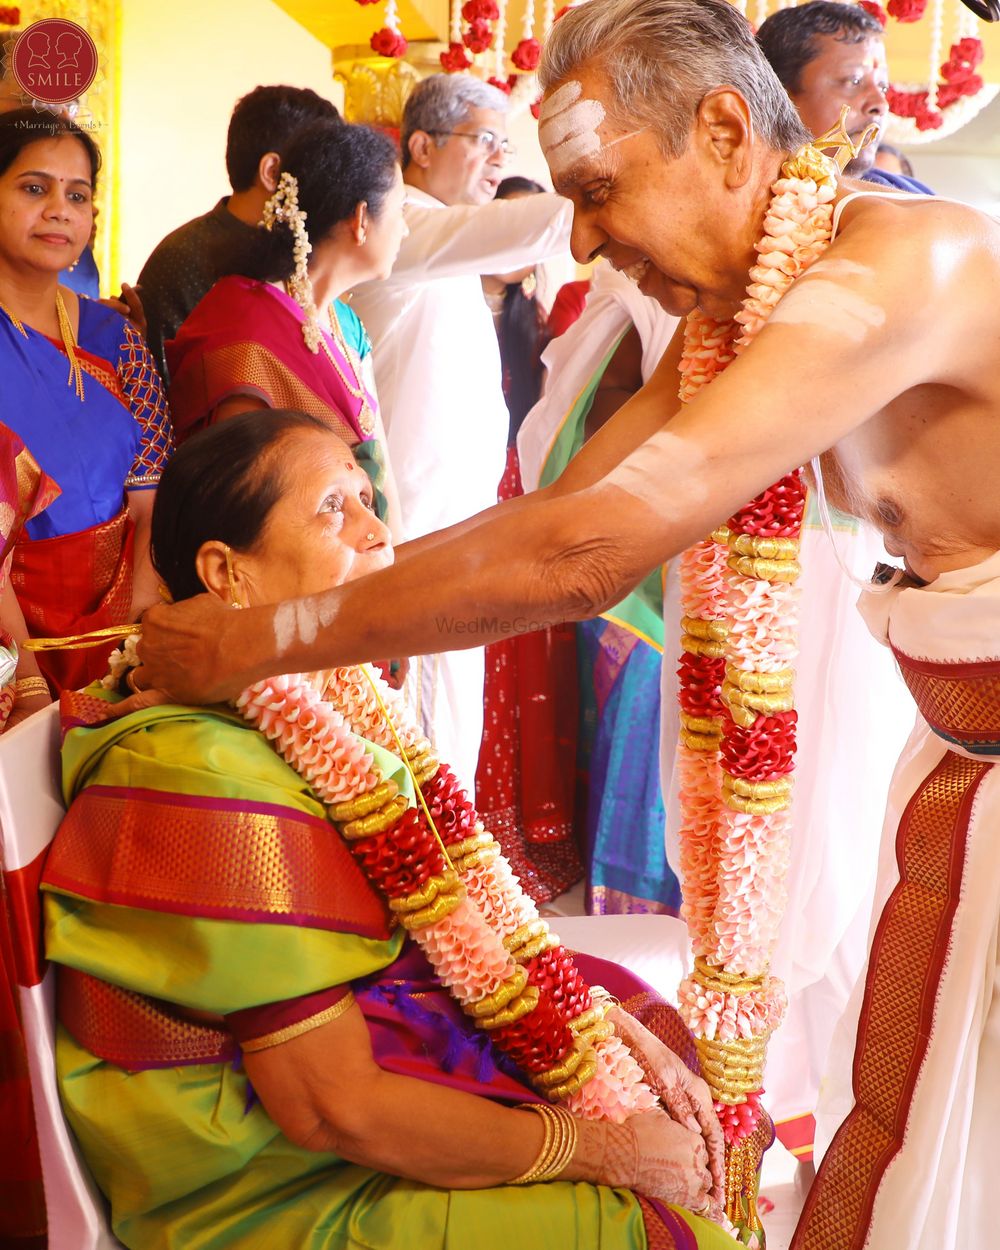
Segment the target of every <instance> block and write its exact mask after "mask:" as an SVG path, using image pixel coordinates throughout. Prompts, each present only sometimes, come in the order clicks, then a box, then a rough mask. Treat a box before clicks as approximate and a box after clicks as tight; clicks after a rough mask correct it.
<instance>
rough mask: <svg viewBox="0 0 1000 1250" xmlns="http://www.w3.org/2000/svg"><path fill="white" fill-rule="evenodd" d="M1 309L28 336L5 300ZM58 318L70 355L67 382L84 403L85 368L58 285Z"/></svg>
mask: <svg viewBox="0 0 1000 1250" xmlns="http://www.w3.org/2000/svg"><path fill="white" fill-rule="evenodd" d="M0 310H2V311H3V312H5V313H6V314H7V316H8V317H9V318H10V319H11V322H12V323H13V326H14V329H15V330H17V331H18V333H19V334H20V335H21V336H22V337H23V338H27V337H28V331H27V330H26V329H25V328H24V323H23V322H22V321H21V319H20V318H19V317H15V315H14V314H13V313H12V312H11V311H10V309H9V308H8V307H7V305H6V304H5V303H4V302H3V300H0ZM56 318H57V320H58V322H59V334H60V337H61V338H62V341H63V347H64V349H65V351H66V355H67V356H68V357H69V377H68V378H67V384H68V385H70V386H72V387H73V388H74V390H75V391H76V397H77V399H79V401H80V402H81V403H83V400H84V393H83V369H82V368H81V366H80V360H79V357H78V356H77V354H76V336H75V335H74V334H73V326H72V325H71V324H70V319H69V313H68V312H67V311H66V305H65V303H64V302H63V297H62V291H60V290H59V289H58V287H57V288H56Z"/></svg>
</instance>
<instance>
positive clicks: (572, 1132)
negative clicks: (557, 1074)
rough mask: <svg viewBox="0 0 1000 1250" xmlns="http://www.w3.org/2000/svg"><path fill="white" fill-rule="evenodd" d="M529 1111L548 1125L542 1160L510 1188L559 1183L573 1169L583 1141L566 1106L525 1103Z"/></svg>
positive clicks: (536, 1160) (524, 1106) (510, 1183)
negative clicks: (567, 1171) (578, 1143)
mask: <svg viewBox="0 0 1000 1250" xmlns="http://www.w3.org/2000/svg"><path fill="white" fill-rule="evenodd" d="M521 1106H522V1107H523V1108H524V1110H525V1111H534V1112H535V1114H536V1115H538V1116H541V1118H542V1121H543V1122H544V1124H545V1135H544V1137H543V1139H542V1148H541V1150H540V1151H539V1152H538V1157H537V1158H536V1159H535V1162H534V1163H533V1164H532V1165H531V1167H530V1168H528V1170H527V1171H526V1172H522V1173H521V1175H520V1176H515V1177H514V1179H513V1180H511V1181H508V1182H507V1183H508V1184H509V1185H531V1184H535V1183H536V1182H540V1181H551V1180H555V1179H556V1177H558V1176H560V1175H561V1174H562V1173H563V1172H564V1171H565V1170H566V1168H567V1167H568V1166H569V1164H570V1161H571V1160H572V1158H573V1155H574V1154H575V1153H576V1145H577V1141H578V1139H579V1130H578V1128H577V1124H576V1120H575V1119H574V1118H573V1116H571V1115H570V1113H569V1112H568V1111H567V1110H566V1108H565V1107H553V1106H550V1105H549V1104H548V1103H544V1102H528V1103H522V1104H521Z"/></svg>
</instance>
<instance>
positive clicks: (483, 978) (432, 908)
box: [236, 666, 657, 1123]
mask: <svg viewBox="0 0 1000 1250" xmlns="http://www.w3.org/2000/svg"><path fill="white" fill-rule="evenodd" d="M236 706H237V708H238V710H239V711H240V712H241V713H242V715H243V716H244V717H245V718H246V719H247V720H248V721H249V722H250V723H251V724H252V725H255V726H256V727H257V728H258V729H260V730H261V732H262V733H264V734H265V736H266V737H267V738H268V739H269V740H270V741H271V743H272V744H273V746H274V748H275V749H276V750H277V751H278V753H279V754H280V755H281V756H282V758H283V759H284V760H285V761H286V762H287V763H288V764H290V765H291V766H292V767H293V768H294V769H296V771H297V772H299V773H300V774H301V776H302V777H304V778H305V779H306V780H307V781H308V782H309V784H310V786H311V787H312V789H313V791H314V792H315V793H316V794H317V795H318V797H319V798H320V799H321V800H322V801H323V803H324V804H325V805H326V807H327V810H328V812H329V815H330V819H331V820H332V821H333V824H334V825H335V827H336V828H337V829H338V830H339V832H340V834H341V835H342V837H343V838H344V840H345V841H346V842H347V844H348V846H349V847H350V849H351V852H352V854H353V855H354V857H355V859H356V861H357V862H358V864H359V865H360V867H361V868H362V870H363V871H364V873H365V875H366V877H367V878H368V880H369V881H370V882H371V884H372V885H373V886H375V888H376V889H378V890H379V891H380V893H381V894H382V895H383V896H384V897H385V898H386V900H387V902H388V905H389V908H390V910H391V911H392V913H393V914H394V916H395V917H396V918H397V920H398V921H399V923H401V924H402V925H403V926H405V928H406V929H407V930H408V931H409V933H410V935H411V937H412V938H413V939H414V940H415V941H416V942H417V944H418V945H419V946H420V948H421V949H422V950H423V952H424V954H425V955H426V956H427V959H428V961H429V962H430V964H431V966H432V967H433V969H434V971H435V973H436V974H437V976H438V977H439V979H440V980H441V982H442V983H443V984H444V985H445V986H446V987H447V988H448V990H449V991H450V992H451V994H452V995H453V996H454V998H455V999H456V1000H457V1002H458V1003H459V1004H460V1006H461V1007H462V1009H463V1010H464V1011H465V1013H466V1014H467V1015H468V1016H469V1017H470V1018H471V1019H472V1020H473V1021H474V1022H475V1024H476V1025H477V1026H478V1027H479V1028H481V1029H485V1030H487V1031H488V1032H489V1034H490V1038H491V1040H492V1041H493V1043H494V1044H495V1045H497V1046H499V1047H500V1049H501V1050H502V1051H504V1052H505V1053H506V1054H507V1055H509V1056H510V1058H511V1059H513V1061H514V1062H515V1063H516V1064H517V1065H518V1067H519V1068H520V1069H521V1070H522V1071H523V1072H525V1073H526V1074H527V1075H528V1076H529V1077H530V1079H531V1082H532V1084H533V1085H534V1086H535V1088H536V1089H537V1090H538V1092H539V1093H540V1094H542V1095H544V1096H545V1097H546V1098H548V1099H549V1100H550V1101H552V1102H556V1101H562V1102H563V1103H564V1105H565V1106H566V1108H567V1110H569V1111H570V1112H572V1113H573V1114H575V1115H578V1116H581V1117H584V1118H588V1119H598V1118H600V1119H608V1120H613V1121H615V1122H618V1123H620V1122H621V1121H623V1120H624V1119H626V1117H628V1116H629V1115H632V1114H633V1113H634V1112H636V1111H643V1110H648V1109H649V1108H650V1107H653V1106H655V1105H656V1103H657V1099H656V1096H655V1095H654V1094H653V1092H652V1091H651V1090H650V1088H649V1086H648V1085H647V1084H646V1083H645V1080H644V1078H643V1073H642V1069H641V1068H640V1067H639V1065H638V1063H637V1062H636V1061H635V1059H633V1057H632V1055H631V1052H630V1051H629V1049H628V1047H627V1046H626V1044H625V1043H624V1042H623V1041H622V1039H621V1038H619V1037H618V1036H617V1035H616V1033H615V1029H614V1025H613V1024H612V1022H611V1021H610V1020H606V1019H605V1015H606V1012H607V1009H608V1006H609V1000H608V999H607V997H606V996H605V995H602V993H601V992H600V991H599V990H597V989H595V991H594V993H593V995H592V994H591V990H590V987H589V986H588V985H587V983H586V982H585V981H584V979H583V977H582V975H581V974H580V972H579V970H578V969H577V967H576V965H575V963H574V962H573V959H572V957H571V956H570V954H569V953H568V952H567V951H566V949H565V948H564V947H563V946H562V945H561V944H560V942H559V939H558V938H557V937H556V936H555V935H554V934H552V933H550V931H549V927H548V925H547V924H546V922H545V921H544V920H542V919H541V917H540V916H539V915H538V911H537V909H536V908H535V905H534V903H533V902H532V901H531V900H530V899H529V898H528V896H527V895H526V894H525V893H524V891H523V890H522V889H521V886H520V884H519V882H518V880H517V878H516V877H515V876H514V874H513V872H512V871H511V868H510V865H509V864H508V862H507V860H506V859H505V858H504V857H503V855H502V854H501V851H500V846H499V844H498V843H497V842H496V841H495V840H494V838H493V836H492V835H491V834H490V833H488V832H487V831H486V829H485V828H484V827H483V824H482V822H481V821H480V819H479V817H478V815H477V813H476V811H475V809H474V808H473V806H472V804H471V803H470V801H469V799H468V797H467V795H466V794H465V791H464V790H463V789H462V788H461V786H460V785H459V784H458V781H457V780H456V778H455V776H454V774H453V773H452V772H451V770H450V769H449V768H447V767H446V766H445V765H444V764H441V763H440V762H439V761H438V759H437V758H436V757H435V755H434V752H433V748H432V746H431V744H430V743H429V742H428V741H427V739H426V738H425V737H424V736H423V734H422V733H421V732H420V730H419V729H418V727H417V726H416V723H415V722H414V720H413V718H412V715H411V714H410V712H409V711H408V710H407V708H406V707H405V705H404V704H403V702H402V700H401V698H400V697H399V696H398V695H397V693H396V692H395V691H393V690H391V689H390V688H389V686H388V685H387V684H386V683H385V682H384V681H383V680H382V679H381V677H379V676H377V675H376V674H375V673H373V672H372V671H371V670H370V669H369V668H368V666H360V667H352V668H341V669H334V670H332V671H330V672H327V673H321V674H313V675H312V676H308V675H303V674H292V675H285V676H282V677H275V678H271V679H268V680H267V681H262V682H257V683H256V684H255V685H253V686H250V687H249V688H248V689H247V690H245V691H244V692H243V694H242V695H241V696H240V697H239V699H238V700H237V701H236ZM362 739H364V740H367V742H371V743H375V744H376V745H377V746H381V747H384V748H386V749H387V750H389V751H392V752H394V753H395V754H397V755H398V756H399V757H400V758H401V759H403V760H404V761H405V763H406V767H407V770H408V771H409V773H410V775H411V776H412V778H413V781H414V785H415V788H416V791H417V797H418V804H419V805H418V806H416V807H411V806H410V805H409V802H408V800H407V799H406V797H405V796H404V795H403V794H402V793H400V790H399V786H398V785H397V783H396V782H395V781H394V780H392V779H391V778H388V777H386V776H385V775H384V774H383V773H382V771H381V769H380V768H379V766H378V763H377V762H376V760H375V758H374V756H373V755H372V753H371V752H370V751H369V750H368V749H367V747H366V742H365V741H362Z"/></svg>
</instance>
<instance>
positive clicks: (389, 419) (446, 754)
mask: <svg viewBox="0 0 1000 1250" xmlns="http://www.w3.org/2000/svg"><path fill="white" fill-rule="evenodd" d="M506 109H507V97H506V96H505V95H504V94H503V92H501V91H498V90H496V89H495V88H494V87H490V86H488V85H487V84H485V83H482V82H480V81H478V80H477V79H474V78H470V77H466V76H464V75H460V74H455V75H449V74H436V75H433V76H431V77H430V78H427V79H425V80H424V81H423V82H421V83H420V84H418V86H417V87H415V88H414V90H413V92H412V93H411V95H410V97H409V99H408V100H407V103H406V109H405V111H404V114H403V125H402V133H401V136H400V138H401V147H402V153H403V157H402V160H403V179H404V181H405V182H406V183H407V185H408V188H409V192H408V200H407V206H406V210H405V213H406V221H407V225H408V226H409V231H410V233H409V237H408V238H407V239H404V241H403V246H402V250H401V251H400V253H399V259H398V260H397V262H396V266H395V268H394V270H393V273H392V276H391V277H390V278H389V279H388V280H387V281H385V282H373V283H366V284H365V285H364V286H362V287H360V288H359V289H358V290H357V291H356V292H355V295H354V300H353V306H354V308H355V309H356V311H357V312H358V314H359V316H360V317H361V320H362V321H363V322H364V324H365V327H366V329H367V330H368V333H369V335H370V336H371V339H372V343H373V345H374V357H375V375H376V380H377V383H378V392H379V402H380V406H381V409H382V415H383V418H384V420H385V427H386V431H387V434H388V440H389V452H390V456H391V458H392V464H393V469H394V471H395V473H396V481H397V485H398V487H399V496H400V504H401V509H402V517H403V529H404V536H405V537H406V539H415V538H420V537H421V536H423V535H424V534H429V533H433V532H434V531H435V530H440V529H444V528H446V527H447V526H449V525H453V524H455V522H457V521H461V520H464V519H465V518H466V517H469V516H472V515H473V514H474V513H477V512H481V511H482V510H483V509H484V508H488V507H490V506H491V505H492V504H494V503H496V498H497V485H498V483H499V481H500V478H501V475H502V474H503V469H504V463H505V457H506V448H507V430H508V415H507V408H506V405H505V403H504V398H503V390H502V385H501V372H500V352H499V348H498V345H497V338H496V332H495V330H494V328H493V318H492V316H491V315H490V312H489V309H488V308H487V306H486V302H485V300H484V299H483V293H482V287H481V285H480V276H481V275H482V274H490V273H507V272H509V271H511V270H515V269H519V268H522V267H524V266H526V265H531V264H535V263H537V262H539V261H543V260H546V259H548V258H550V257H552V256H556V255H558V254H559V253H561V252H564V251H565V250H566V249H567V248H568V244H569V230H570V225H571V222H572V213H571V209H570V205H569V203H568V201H566V200H563V199H561V198H560V197H558V196H556V195H551V194H545V195H532V196H527V197H525V198H523V199H517V200H494V198H493V197H494V195H495V194H496V189H497V184H498V183H499V181H500V179H501V176H502V170H503V165H504V162H505V161H506V160H507V158H508V156H509V155H510V154H511V148H510V146H509V144H508V142H507V138H506V135H507V124H506V116H505V114H506ZM477 626H478V622H477V621H475V620H470V621H456V622H454V629H455V632H456V633H457V632H458V631H459V630H461V631H462V632H474V631H475V630H476V628H477ZM407 691H408V695H409V697H410V698H411V700H412V701H413V703H414V705H415V706H416V707H417V709H418V710H419V712H420V716H421V720H422V722H423V726H424V731H425V732H426V733H427V734H428V736H429V737H430V738H431V740H432V741H433V742H434V743H435V744H436V746H437V748H438V751H439V752H440V755H441V758H442V759H444V760H446V761H448V763H449V764H450V765H451V767H452V768H453V769H454V771H455V773H456V774H457V776H458V778H459V780H460V781H461V782H462V783H463V784H464V785H465V786H466V787H467V788H468V789H469V791H470V793H471V791H472V787H473V785H474V782H475V774H476V763H477V760H478V757H479V744H480V739H481V738H482V729H483V652H482V648H476V649H474V650H470V651H458V652H452V651H448V652H444V653H441V654H438V655H430V656H422V657H420V659H418V660H415V661H414V663H413V666H412V668H411V671H410V674H409V677H408V679H407Z"/></svg>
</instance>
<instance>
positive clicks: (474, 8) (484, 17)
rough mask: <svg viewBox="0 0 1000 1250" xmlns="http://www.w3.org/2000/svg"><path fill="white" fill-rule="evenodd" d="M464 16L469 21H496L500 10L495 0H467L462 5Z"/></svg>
mask: <svg viewBox="0 0 1000 1250" xmlns="http://www.w3.org/2000/svg"><path fill="white" fill-rule="evenodd" d="M462 16H463V17H464V18H465V20H466V21H467V22H470V23H471V22H477V21H481V22H495V21H496V20H497V18H498V17H499V16H500V10H499V9H498V8H497V6H496V5H495V4H494V2H493V0H465V4H463V5H462Z"/></svg>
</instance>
